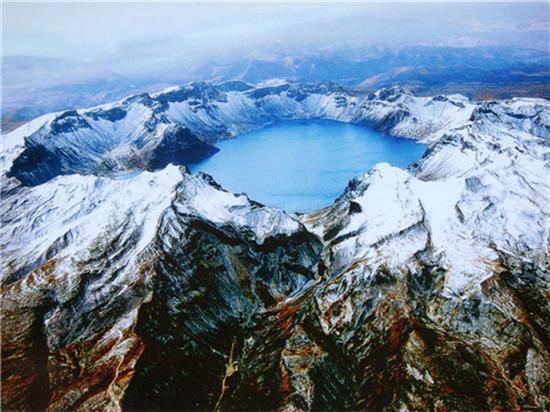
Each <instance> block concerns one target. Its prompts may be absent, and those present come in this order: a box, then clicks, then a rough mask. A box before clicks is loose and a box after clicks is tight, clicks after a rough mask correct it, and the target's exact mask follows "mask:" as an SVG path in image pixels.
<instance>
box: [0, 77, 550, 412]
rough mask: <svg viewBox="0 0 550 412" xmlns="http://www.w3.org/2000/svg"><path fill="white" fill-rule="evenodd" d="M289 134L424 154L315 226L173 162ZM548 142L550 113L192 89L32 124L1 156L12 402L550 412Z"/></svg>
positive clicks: (412, 100)
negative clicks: (219, 145)
mask: <svg viewBox="0 0 550 412" xmlns="http://www.w3.org/2000/svg"><path fill="white" fill-rule="evenodd" d="M289 118H329V119H335V120H339V121H345V122H357V123H368V124H371V125H372V126H373V127H376V128H379V129H382V130H385V131H387V132H388V133H391V134H395V135H402V136H407V137H411V138H415V139H418V140H420V141H422V142H424V143H426V144H428V145H429V150H428V151H427V153H426V154H425V155H424V157H423V158H422V159H421V160H419V161H418V162H417V163H415V164H414V165H413V166H411V168H410V169H409V170H403V169H398V168H395V167H392V166H390V165H388V164H379V165H377V166H376V167H375V168H374V169H373V170H371V171H366V172H367V173H366V174H365V175H363V176H358V177H357V178H355V179H353V180H352V181H350V183H349V185H348V187H347V188H346V190H345V192H344V193H343V194H342V195H341V196H340V197H339V198H338V199H337V200H336V201H335V202H334V204H333V205H331V206H330V207H327V208H326V209H322V210H319V211H314V212H311V213H308V214H304V215H296V214H291V213H286V212H284V211H282V210H277V209H273V208H270V207H267V206H264V205H261V204H259V203H256V202H254V201H253V200H250V199H248V198H247V197H246V196H245V195H236V194H232V193H229V192H227V191H225V190H224V189H223V188H221V187H220V186H219V185H218V184H217V183H216V182H215V181H214V180H213V179H212V178H211V177H210V176H208V175H205V174H196V175H192V174H190V173H188V172H187V171H186V169H185V168H184V167H178V166H177V165H182V164H186V163H188V162H190V161H193V160H197V159H200V158H203V157H205V156H209V155H212V154H213V153H214V152H215V151H216V150H217V149H216V148H215V146H213V144H214V143H215V142H216V141H218V140H220V139H224V138H230V137H232V136H235V135H237V134H239V133H241V132H243V131H246V130H251V129H254V128H259V127H263V126H265V125H266V124H269V123H270V122H273V121H276V120H281V119H289ZM335 138H338V137H337V136H335ZM549 147H550V104H549V103H548V101H546V100H540V99H512V100H507V101H490V102H483V103H478V102H475V101H471V100H468V99H466V98H464V97H461V96H458V95H455V96H436V97H432V98H427V97H416V96H414V95H412V94H411V93H410V92H408V91H407V90H404V89H400V88H398V87H394V88H391V89H382V90H380V91H378V92H376V93H374V94H356V93H352V92H350V91H347V90H345V89H343V88H341V87H339V86H337V85H334V84H317V85H301V84H293V83H285V82H279V83H275V84H264V85H257V86H253V85H249V84H246V83H242V82H228V83H222V84H207V83H194V84H189V85H186V86H183V87H181V88H175V89H171V90H168V91H166V92H163V93H160V94H158V95H154V96H149V95H140V96H134V97H131V98H128V99H125V100H123V101H121V102H118V103H114V104H111V105H108V106H101V107H98V108H93V109H87V110H78V111H69V112H64V113H57V114H52V115H46V116H43V117H41V118H38V119H36V120H35V121H33V122H31V123H29V124H27V125H24V126H22V127H21V128H19V129H17V130H16V131H14V132H12V133H10V134H8V135H5V136H3V151H2V154H1V157H0V164H1V167H2V176H1V180H2V188H1V190H2V200H1V204H0V207H1V210H2V213H1V216H2V217H1V219H2V222H1V227H0V244H1V258H2V262H3V265H2V269H1V270H2V273H1V279H2V407H3V408H4V409H6V410H24V409H33V410H41V409H48V410H52V411H58V410H103V409H107V410H119V409H127V410H136V409H140V410H151V409H169V410H210V409H216V410H218V409H239V410H247V409H248V410H251V409H254V410H258V409H269V410H272V409H282V410H312V409H314V410H331V409H334V410H345V409H349V410H358V409H367V410H400V409H414V410H416V409H420V410H442V411H443V410H489V409H503V410H512V409H541V410H543V409H548V408H550V401H549V396H548V395H549V384H548V382H550V370H549V366H548V365H549V361H550V355H549V353H548V350H549V349H548V347H549V346H548V338H549V327H550V325H549V323H548V318H549V315H550V309H549V306H548V298H549V293H548V291H549V281H550V274H549V267H550V266H549V263H550V262H549V250H548V245H549V233H550V231H549V221H550V220H549V218H550V207H549V204H550V182H549V173H550V163H549V162H550V150H549ZM174 164H176V165H174Z"/></svg>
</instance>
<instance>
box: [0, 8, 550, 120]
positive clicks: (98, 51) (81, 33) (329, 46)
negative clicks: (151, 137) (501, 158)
mask: <svg viewBox="0 0 550 412" xmlns="http://www.w3.org/2000/svg"><path fill="white" fill-rule="evenodd" d="M549 14H550V3H548V2H544V3H532V2H521V3H492V2H477V3H440V2H432V3H419V2H405V3H394V2H378V3H372V2H370V3H330V2H317V3H277V2H267V3H266V2H263V3H256V2H254V3H232V2H219V3H210V2H207V3H171V2H170V3H168V2H167V3H163V2H160V3H147V2H116V3H111V2H108V3H107V2H93V3H88V2H85V3H73V2H70V3H67V2H65V3H48V2H38V3H36V2H33V3H26V2H4V3H3V4H2V17H3V25H2V37H3V49H2V76H3V82H2V95H3V107H2V109H3V115H2V120H3V122H4V120H5V119H6V117H9V118H13V119H14V121H15V122H16V123H18V122H20V121H22V120H24V119H28V118H32V116H36V115H37V114H39V113H44V112H47V111H51V110H58V109H60V108H68V107H79V106H89V105H92V104H97V103H100V102H105V101H109V100H112V99H116V98H119V97H121V96H124V95H127V94H130V93H135V92H140V91H154V90H158V89H159V88H162V87H165V86H169V85H173V84H178V83H181V82H185V81H191V80H223V79H228V78H237V79H243V80H247V81H253V82H254V81H261V80H264V79H267V78H274V77H284V78H288V79H294V80H301V81H319V80H332V81H338V82H342V83H344V84H349V85H359V84H361V85H366V86H368V87H379V86H380V85H385V84H388V83H391V82H394V81H395V82H400V83H401V82H404V84H408V85H409V86H411V87H415V88H416V87H417V86H418V85H419V84H420V85H422V87H421V89H422V90H430V92H431V91H433V90H435V91H436V92H439V91H448V89H447V88H446V87H444V88H441V87H439V86H438V88H437V89H433V88H429V87H428V88H427V89H426V87H425V86H426V82H427V81H428V80H429V79H432V78H433V79H438V80H437V83H438V84H439V85H440V86H441V85H443V86H445V85H446V84H455V85H458V86H459V88H458V89H456V88H455V89H450V91H451V92H455V91H460V92H465V93H467V94H468V93H469V92H468V90H469V89H465V91H463V90H462V89H461V88H460V87H462V86H461V84H462V83H463V82H469V83H471V82H472V81H474V82H478V83H479V82H480V81H483V82H487V81H488V82H489V83H491V84H493V83H495V81H496V82H497V83H498V84H499V85H502V84H504V85H505V86H507V85H509V84H510V83H511V82H518V84H519V83H521V82H531V83H532V82H533V81H535V82H536V83H537V85H536V89H535V91H533V90H532V88H531V87H530V86H529V87H528V88H527V89H525V88H524V87H523V86H522V87H521V88H520V89H519V91H518V92H522V90H527V93H528V94H530V95H533V94H534V95H545V94H546V91H544V90H546V86H544V87H543V88H542V89H541V86H540V84H541V79H542V78H543V76H545V73H546V75H547V72H549V69H548V64H547V63H548V53H549V50H548V48H549V33H550V30H549V21H550V18H549ZM416 47H421V48H425V49H423V50H426V51H425V52H424V51H422V52H421V53H420V54H418V53H417V52H415V51H414V49H413V50H412V51H410V49H411V48H416ZM430 48H434V50H433V51H432V50H430ZM493 48H494V50H493ZM402 50H405V52H404V54H406V56H404V57H403V56H401V55H396V56H397V57H394V56H393V54H392V53H399V52H400V51H402ZM453 50H456V53H455V52H454V51H453ZM377 59H378V60H377ZM545 62H546V64H545ZM331 68H334V69H331ZM443 69H445V70H446V72H445V73H443V72H442V70H443ZM485 69H487V70H490V71H491V72H490V73H489V72H488V73H481V72H482V71H484V70H485ZM434 70H435V71H437V72H438V73H434ZM464 70H466V71H465V72H464ZM468 71H469V73H468ZM407 73H408V74H407ZM522 73H523V74H522ZM518 74H519V75H520V77H521V76H522V77H521V79H519V80H518V79H517V76H518ZM453 76H454V77H453ZM456 76H462V78H458V79H457V78H456ZM503 76H504V77H503ZM468 87H470V86H468ZM495 87H496V86H495ZM495 87H493V89H495ZM514 87H515V86H514ZM516 89H517V88H516V87H515V88H514V90H516ZM502 90H504V89H502ZM541 90H542V91H541ZM513 92H514V91H510V93H513ZM471 94H472V95H473V94H474V93H473V92H472V93H471Z"/></svg>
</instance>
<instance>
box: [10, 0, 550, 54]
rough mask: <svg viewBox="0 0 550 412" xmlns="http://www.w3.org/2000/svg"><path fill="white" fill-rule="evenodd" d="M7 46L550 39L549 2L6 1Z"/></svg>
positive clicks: (204, 50) (182, 48)
mask: <svg viewBox="0 0 550 412" xmlns="http://www.w3.org/2000/svg"><path fill="white" fill-rule="evenodd" d="M2 16H3V28H2V33H3V36H2V37H3V53H2V54H3V55H4V56H8V55H27V56H43V57H54V58H65V59H73V60H80V61H95V60H98V59H99V60H101V59H114V58H120V59H124V58H125V56H128V55H141V56H143V57H147V56H150V57H151V58H153V57H154V56H156V55H166V54H167V53H168V54H169V53H174V54H179V55H189V56H195V55H209V54H212V55H214V56H215V55H216V53H221V52H230V51H231V50H233V49H246V48H247V47H250V48H254V49H255V50H260V51H261V50H262V45H264V44H272V43H283V44H285V43H288V44H291V43H292V44H296V45H310V44H315V45H316V46H330V45H333V44H338V43H346V42H351V43H353V42H358V43H361V44H363V45H388V46H399V45H415V44H419V45H453V44H454V45H458V46H466V47H468V46H475V45H497V46H506V45H510V46H514V47H517V46H518V45H523V46H524V47H533V48H539V49H540V48H547V47H548V33H549V31H548V28H549V27H548V26H549V20H550V16H549V3H548V2H545V3H530V2H523V3H521V4H517V3H516V4H513V3H506V4H496V3H484V4H481V3H466V4H465V3H462V4H459V3H413V4H406V3H390V2H383V3H380V2H379V3H321V2H315V3H294V2H292V3H275V2H270V3H243V2H241V3H230V2H223V3H205V2H201V3H171V2H170V3H168V2H166V3H158V2H157V3H145V2H124V3H120V2H119V3H114V2H108V3H107V2H95V3H76V2H74V3H47V2H40V3H21V2H4V3H3V5H2Z"/></svg>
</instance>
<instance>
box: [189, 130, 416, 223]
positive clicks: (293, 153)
mask: <svg viewBox="0 0 550 412" xmlns="http://www.w3.org/2000/svg"><path fill="white" fill-rule="evenodd" d="M217 146H218V147H219V149H220V151H219V152H218V153H216V154H215V155H214V156H212V157H210V158H209V159H207V160H205V161H203V162H201V163H198V164H195V165H192V166H190V169H191V170H192V171H193V172H195V171H199V170H200V171H204V172H206V173H209V174H211V175H212V176H213V177H214V178H215V179H216V180H217V181H218V182H219V183H220V184H221V185H222V186H223V187H225V188H226V189H228V190H231V191H233V192H236V193H241V192H244V193H247V194H248V196H249V197H250V198H252V199H254V200H256V201H258V202H261V203H264V204H267V205H270V206H276V207H281V208H284V209H286V210H289V211H293V212H304V211H311V210H315V209H319V208H322V207H325V206H328V205H330V204H331V203H332V202H333V201H334V199H335V198H336V197H337V196H338V195H340V194H341V193H342V191H343V190H344V188H345V187H346V184H347V182H348V181H349V180H350V179H351V178H352V177H354V176H358V175H361V174H363V173H365V172H367V171H368V170H369V169H370V168H372V166H374V165H375V164H376V163H380V162H388V163H390V164H392V165H394V166H400V167H404V166H407V165H409V164H410V163H412V162H413V161H414V160H416V159H419V158H420V157H421V156H422V154H423V153H424V150H425V148H426V147H425V146H424V145H421V144H418V143H416V142H415V141H414V140H411V139H403V138H397V137H390V136H387V135H383V134H381V133H379V132H376V131H375V130H373V129H371V128H369V127H366V126H358V125H353V124H347V123H339V122H334V121H328V120H300V121H285V122H280V123H276V124H274V125H272V126H269V127H266V128H264V129H260V130H256V131H253V132H250V133H246V134H243V135H240V136H238V137H236V138H235V139H231V140H227V141H223V142H220V143H218V144H217Z"/></svg>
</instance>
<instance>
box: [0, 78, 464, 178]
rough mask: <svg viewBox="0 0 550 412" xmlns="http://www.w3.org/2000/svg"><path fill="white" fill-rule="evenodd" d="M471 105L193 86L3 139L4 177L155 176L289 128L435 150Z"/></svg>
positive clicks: (382, 95)
mask: <svg viewBox="0 0 550 412" xmlns="http://www.w3.org/2000/svg"><path fill="white" fill-rule="evenodd" d="M474 107H475V103H474V102H471V101H470V100H468V99H466V98H465V97H462V96H452V97H444V96H437V97H434V98H426V97H416V96H414V95H413V94H412V93H411V92H410V91H408V90H405V89H402V88H400V87H393V88H390V89H383V90H380V91H378V92H376V93H373V94H365V93H362V94H361V93H359V94H358V93H355V92H353V91H350V90H346V89H344V88H343V87H341V86H339V85H336V84H334V83H318V84H299V83H290V82H285V81H279V82H276V83H274V84H263V85H256V86H253V85H250V84H248V83H244V82H240V81H230V82H224V83H218V84H211V83H197V82H194V83H189V84H187V85H184V86H181V87H173V88H169V89H166V90H165V91H162V92H159V93H155V94H152V95H149V94H146V93H144V94H139V95H134V96H130V97H128V98H126V99H123V100H120V101H118V102H116V103H111V104H106V105H101V106H98V107H94V108H91V109H81V110H68V111H65V112H62V113H56V114H52V115H46V116H43V117H41V118H39V119H36V120H35V121H33V122H31V123H30V124H28V125H24V126H22V127H20V128H19V129H17V130H15V131H13V132H11V133H9V134H7V135H6V136H3V141H4V150H3V153H2V156H1V158H0V165H1V170H2V172H3V173H7V175H8V176H13V177H16V178H17V179H19V180H20V181H22V182H23V183H24V184H27V185H36V184H40V183H43V182H45V181H47V180H49V179H51V178H52V177H54V176H57V175H60V174H72V173H79V174H95V175H108V174H110V173H113V172H117V171H120V170H142V169H153V170H155V169H159V168H162V167H164V166H165V165H166V164H168V163H175V164H186V163H189V162H192V161H197V160H200V159H202V158H204V157H207V156H210V155H212V154H213V153H215V151H216V150H217V149H216V148H215V147H213V146H212V143H214V142H216V141H218V140H221V139H226V138H230V137H233V136H235V135H237V134H239V133H242V132H245V131H249V130H252V129H256V128H260V127H263V126H265V125H267V124H269V123H272V122H275V121H278V120H284V119H304V118H316V119H318V118H324V119H332V120H338V121H342V122H352V123H369V124H372V125H373V126H374V127H377V128H380V129H382V130H384V131H387V132H388V133H391V134H396V135H400V136H407V137H413V138H417V139H420V140H423V141H426V142H427V141H429V140H433V139H435V138H436V137H437V133H438V132H439V131H441V130H443V129H448V128H450V127H453V126H458V125H461V124H463V123H464V122H465V121H466V120H467V119H468V118H469V117H470V115H471V113H472V111H473V109H474Z"/></svg>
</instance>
